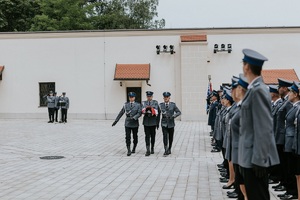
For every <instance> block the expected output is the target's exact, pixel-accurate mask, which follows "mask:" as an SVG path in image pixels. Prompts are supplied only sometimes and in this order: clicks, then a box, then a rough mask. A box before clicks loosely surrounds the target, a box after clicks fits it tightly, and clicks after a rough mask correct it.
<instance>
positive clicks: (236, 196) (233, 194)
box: [227, 192, 239, 199]
mask: <svg viewBox="0 0 300 200" xmlns="http://www.w3.org/2000/svg"><path fill="white" fill-rule="evenodd" d="M227 196H228V198H234V199H235V198H238V197H239V195H238V194H237V193H235V192H234V193H232V194H229V195H227Z"/></svg>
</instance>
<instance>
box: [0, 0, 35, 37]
mask: <svg viewBox="0 0 300 200" xmlns="http://www.w3.org/2000/svg"><path fill="white" fill-rule="evenodd" d="M0 5H1V6H0V31H1V32H12V31H28V30H29V29H30V27H31V24H32V19H33V17H34V16H35V15H36V14H38V12H39V4H38V1H34V0H0Z"/></svg>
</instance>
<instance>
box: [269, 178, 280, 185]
mask: <svg viewBox="0 0 300 200" xmlns="http://www.w3.org/2000/svg"><path fill="white" fill-rule="evenodd" d="M277 183H279V181H274V180H272V179H269V184H277Z"/></svg>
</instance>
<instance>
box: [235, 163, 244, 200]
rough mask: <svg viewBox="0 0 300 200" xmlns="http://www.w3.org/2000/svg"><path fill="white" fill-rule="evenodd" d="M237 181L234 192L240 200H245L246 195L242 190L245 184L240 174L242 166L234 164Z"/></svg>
mask: <svg viewBox="0 0 300 200" xmlns="http://www.w3.org/2000/svg"><path fill="white" fill-rule="evenodd" d="M233 169H234V174H235V180H234V190H235V191H236V193H237V194H238V200H241V199H244V195H243V193H242V191H241V189H240V185H243V184H244V181H243V177H242V175H241V173H240V166H239V165H238V164H233Z"/></svg>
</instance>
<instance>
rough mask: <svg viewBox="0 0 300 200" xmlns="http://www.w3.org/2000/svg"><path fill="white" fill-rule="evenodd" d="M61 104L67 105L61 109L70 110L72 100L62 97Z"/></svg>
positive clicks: (60, 98)
mask: <svg viewBox="0 0 300 200" xmlns="http://www.w3.org/2000/svg"><path fill="white" fill-rule="evenodd" d="M59 102H64V103H65V104H64V105H63V106H61V108H63V109H69V106H70V100H69V98H68V97H66V96H65V97H64V96H61V97H59Z"/></svg>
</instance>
